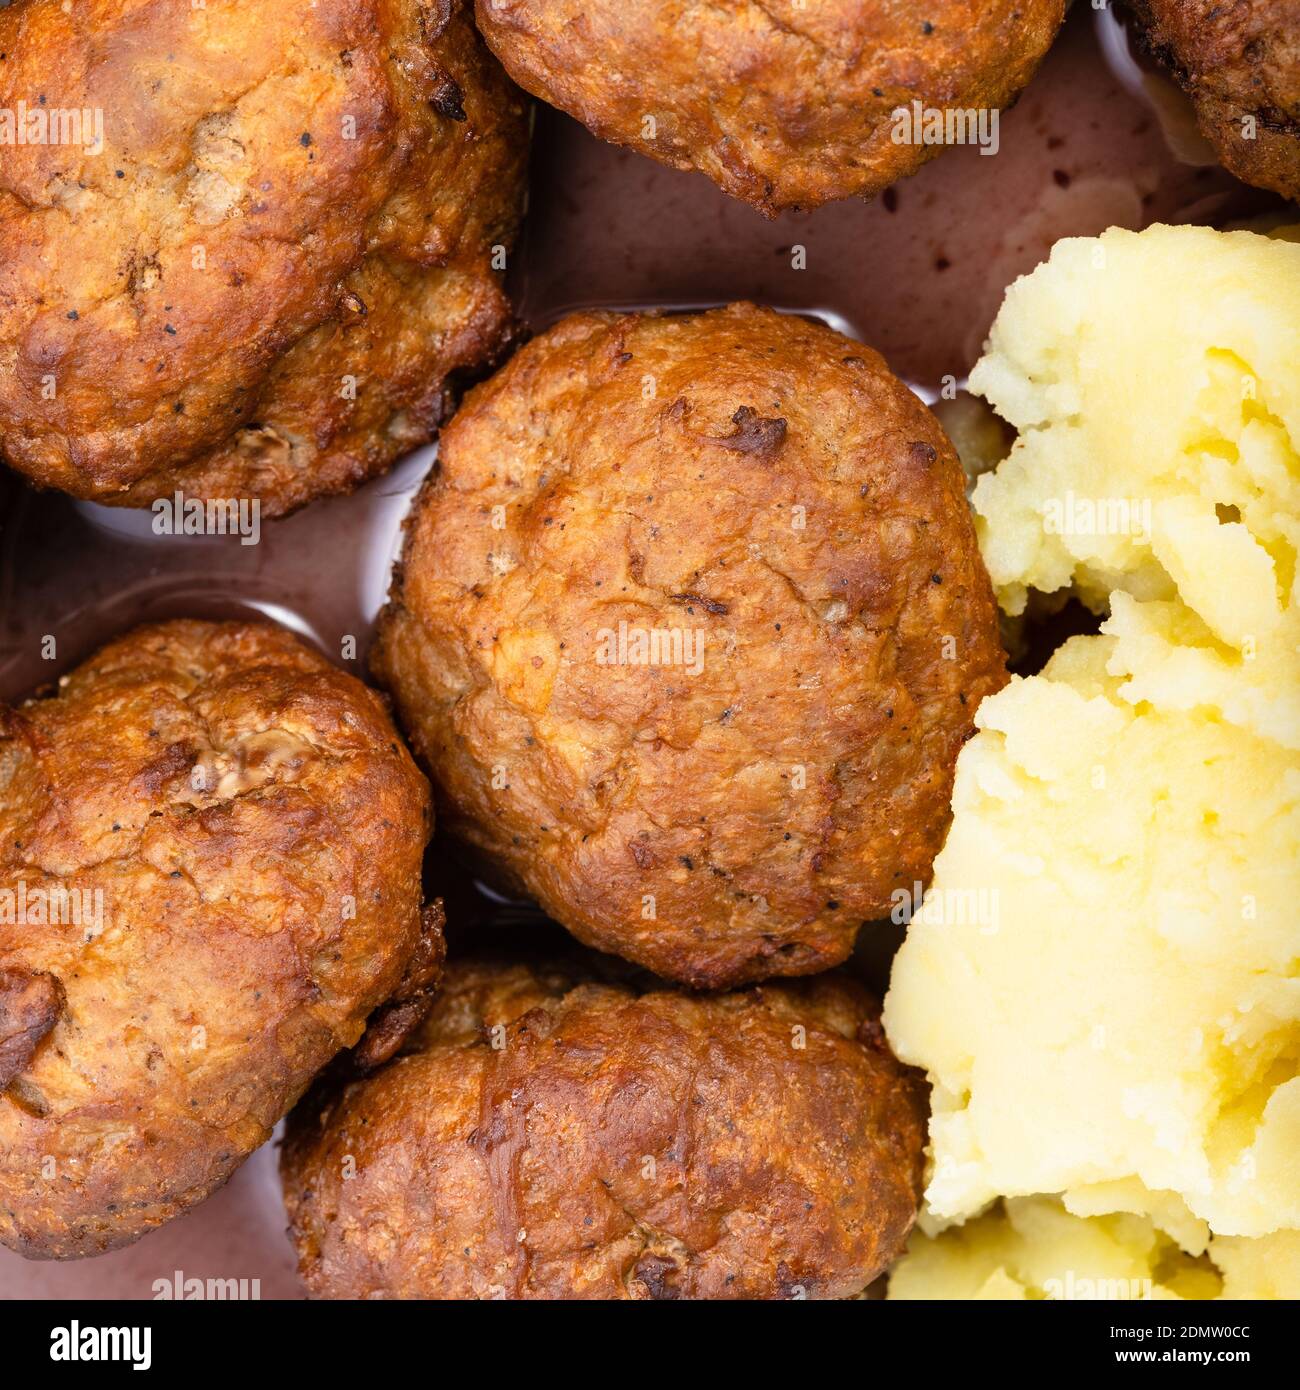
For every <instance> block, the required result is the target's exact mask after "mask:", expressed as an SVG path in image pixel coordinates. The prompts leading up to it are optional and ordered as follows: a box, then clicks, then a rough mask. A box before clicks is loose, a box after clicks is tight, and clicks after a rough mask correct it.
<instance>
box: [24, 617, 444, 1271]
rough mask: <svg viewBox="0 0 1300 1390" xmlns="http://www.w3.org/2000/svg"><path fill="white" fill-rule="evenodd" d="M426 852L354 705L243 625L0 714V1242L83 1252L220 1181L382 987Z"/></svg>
mask: <svg viewBox="0 0 1300 1390" xmlns="http://www.w3.org/2000/svg"><path fill="white" fill-rule="evenodd" d="M429 832H430V815H429V798H428V788H427V786H426V784H425V782H424V779H423V778H422V777H421V776H420V774H419V772H418V771H417V769H416V768H415V766H414V765H413V764H412V762H411V760H410V758H409V756H408V755H407V754H406V752H405V751H404V749H403V748H402V747H401V745H400V744H399V743H398V741H397V735H396V733H395V731H394V729H393V727H392V724H391V723H390V721H389V718H388V715H387V713H386V711H385V709H384V706H383V703H382V701H381V700H380V699H379V697H378V696H376V695H375V694H374V693H373V692H371V691H368V690H366V689H365V688H364V687H363V686H362V685H360V684H359V683H358V682H357V681H356V680H354V679H353V678H352V677H350V676H348V675H345V674H344V673H343V672H341V671H338V670H336V669H335V668H334V667H333V666H331V665H330V664H329V663H328V662H326V661H325V660H324V659H323V658H322V657H319V656H317V655H315V654H314V653H312V652H310V651H308V650H307V648H306V647H304V646H303V645H302V644H301V643H299V642H298V641H297V639H296V638H294V637H292V636H291V635H290V634H288V633H287V632H284V631H282V630H280V629H278V628H273V627H271V626H269V625H266V624H238V623H228V624H212V623H199V622H173V623H166V624H163V625H160V626H155V627H147V628H141V629H139V630H138V631H136V632H133V633H131V634H130V635H129V636H127V637H124V638H122V639H121V640H119V641H117V642H114V643H112V644H111V645H109V646H108V647H105V648H104V649H103V650H102V651H100V652H99V653H98V654H97V655H96V656H95V657H93V658H92V659H91V660H90V661H89V662H87V663H86V664H85V665H83V666H81V667H79V668H78V669H77V670H76V671H74V672H73V673H72V674H71V675H70V676H68V677H67V678H66V679H65V680H64V681H63V682H62V683H61V686H60V690H59V694H58V696H57V698H51V699H43V700H34V701H31V702H29V703H27V704H25V705H22V706H21V707H19V708H17V709H7V708H4V707H2V706H0V1066H2V1067H3V1070H2V1071H0V1083H2V1084H3V1085H4V1086H5V1087H6V1089H5V1090H4V1091H3V1094H0V1242H3V1243H4V1244H6V1245H8V1246H10V1247H12V1248H13V1249H16V1250H19V1251H20V1252H21V1253H23V1254H25V1255H28V1256H34V1257H54V1258H67V1257H71V1256H77V1255H89V1254H95V1253H98V1252H99V1251H102V1250H108V1249H112V1248H114V1247H116V1246H119V1245H123V1244H125V1243H127V1242H129V1241H131V1240H134V1239H135V1238H136V1237H138V1236H140V1235H142V1234H144V1232H146V1231H148V1230H150V1229H151V1228H152V1227H154V1226H157V1225H159V1224H160V1223H161V1222H163V1221H166V1220H168V1219H169V1218H171V1217H173V1216H175V1215H177V1214H178V1213H180V1212H182V1211H184V1210H186V1209H187V1208H188V1207H190V1206H192V1205H194V1204H195V1203H196V1202H198V1201H200V1200H201V1199H202V1198H203V1197H205V1196H207V1194H208V1193H209V1192H211V1191H212V1190H213V1188H215V1187H216V1186H218V1185H219V1184H220V1183H221V1182H223V1181H224V1180H225V1179H226V1178H227V1177H228V1176H229V1175H230V1173H231V1172H232V1171H233V1170H234V1168H236V1167H237V1166H238V1164H239V1163H240V1162H241V1161H242V1160H243V1159H244V1158H245V1157H246V1156H247V1155H248V1154H249V1153H251V1152H252V1150H253V1149H255V1148H256V1147H257V1146H258V1145H259V1144H261V1143H262V1142H263V1141H264V1140H265V1139H266V1138H267V1136H268V1134H269V1133H270V1130H271V1127H272V1126H273V1125H274V1124H275V1122H276V1121H277V1120H278V1119H279V1117H280V1116H281V1115H282V1114H283V1113H284V1112H285V1110H287V1109H288V1107H289V1106H290V1105H291V1104H292V1103H293V1101H294V1100H295V1099H296V1098H297V1096H298V1095H299V1093H300V1092H301V1091H302V1089H303V1088H304V1086H306V1084H307V1082H308V1081H309V1080H310V1079H311V1077H312V1075H313V1074H314V1073H315V1072H316V1071H317V1070H318V1069H319V1068H320V1067H321V1066H322V1065H323V1064H324V1063H325V1062H326V1061H327V1060H328V1059H329V1058H330V1057H331V1056H332V1055H333V1054H334V1053H335V1052H336V1051H337V1050H338V1049H339V1048H341V1047H345V1046H348V1045H350V1044H352V1043H353V1042H355V1041H356V1040H357V1038H358V1036H359V1035H360V1034H361V1031H362V1028H363V1026H364V1023H365V1019H366V1016H367V1015H368V1014H369V1013H370V1012H371V1010H372V1009H374V1008H375V1007H376V1006H377V1005H379V1004H380V1003H381V1002H382V1001H384V1000H385V999H386V998H387V997H388V996H389V994H390V993H391V992H392V991H393V989H394V987H395V986H397V985H398V983H399V981H401V980H402V978H403V972H404V970H406V968H407V964H408V960H409V958H411V956H412V953H413V952H414V951H415V950H416V947H417V943H418V942H419V940H420V891H421V890H420V866H421V858H422V853H423V849H424V845H425V842H426V840H427V839H428V836H429ZM60 891H64V892H66V895H67V896H66V898H65V899H64V901H65V904H66V905H65V906H64V907H63V908H62V909H59V908H57V907H56V903H57V902H58V894H59V893H60ZM42 902H43V903H44V904H45V905H46V906H45V907H44V908H42V907H41V906H40V904H41V903H42ZM38 917H39V918H40V920H35V919H36V918H38ZM55 919H57V920H55ZM433 925H434V927H435V928H436V926H437V923H436V922H435V923H434V924H433ZM433 934H434V935H440V933H439V932H437V931H436V930H435V931H434V933H433ZM440 956H441V953H440V951H439V949H438V943H436V942H426V944H425V947H424V948H423V951H422V958H423V960H424V963H425V964H426V965H429V966H431V967H432V968H433V969H434V970H435V971H436V968H437V964H438V963H439V961H440ZM416 973H417V974H419V973H420V972H418V971H417V972H416Z"/></svg>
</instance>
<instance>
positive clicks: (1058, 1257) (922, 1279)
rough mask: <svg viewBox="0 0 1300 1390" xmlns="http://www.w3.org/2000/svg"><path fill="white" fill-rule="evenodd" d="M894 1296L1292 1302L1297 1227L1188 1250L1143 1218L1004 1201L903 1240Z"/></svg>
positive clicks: (1299, 1276)
mask: <svg viewBox="0 0 1300 1390" xmlns="http://www.w3.org/2000/svg"><path fill="white" fill-rule="evenodd" d="M889 1297H890V1298H894V1299H919V1298H926V1299H1067V1300H1068V1299H1075V1300H1083V1299H1087V1300H1094V1299H1116V1300H1122V1301H1129V1300H1139V1299H1170V1298H1185V1299H1203V1298H1224V1299H1254V1298H1285V1299H1296V1298H1300V1232H1296V1231H1280V1232H1278V1233H1276V1234H1275V1235H1271V1236H1261V1237H1259V1238H1258V1239H1255V1240H1250V1239H1246V1238H1243V1237H1241V1236H1216V1237H1215V1238H1214V1240H1212V1241H1211V1242H1210V1247H1209V1251H1208V1253H1207V1254H1206V1255H1204V1256H1202V1257H1200V1258H1197V1257H1194V1256H1192V1255H1188V1254H1187V1253H1186V1252H1185V1251H1183V1250H1181V1249H1180V1248H1179V1246H1178V1245H1177V1244H1176V1242H1174V1241H1173V1240H1171V1239H1170V1238H1169V1237H1168V1236H1166V1235H1164V1234H1163V1233H1162V1232H1160V1231H1158V1230H1157V1229H1156V1227H1155V1226H1154V1225H1153V1224H1152V1222H1151V1221H1150V1219H1149V1218H1147V1217H1141V1216H1129V1215H1120V1216H1097V1217H1092V1218H1086V1217H1080V1216H1072V1215H1070V1213H1069V1212H1067V1211H1066V1210H1065V1209H1064V1208H1063V1207H1062V1206H1061V1204H1060V1202H1058V1201H1056V1200H1055V1199H1054V1198H1051V1197H1013V1198H1011V1199H1009V1200H1008V1201H1007V1202H1006V1203H1005V1205H1004V1206H1002V1207H999V1208H997V1209H996V1210H995V1211H993V1212H991V1213H989V1215H987V1216H981V1217H976V1218H975V1219H974V1220H973V1221H970V1222H968V1223H967V1224H966V1225H965V1226H960V1227H957V1228H956V1229H955V1230H953V1231H950V1232H948V1233H946V1234H944V1235H942V1236H940V1237H938V1238H937V1239H932V1238H931V1237H928V1236H926V1235H924V1234H923V1233H921V1232H919V1231H918V1232H916V1233H915V1234H914V1235H913V1236H912V1240H911V1244H910V1246H909V1247H908V1252H907V1255H906V1256H905V1257H904V1258H903V1260H902V1261H901V1262H900V1263H899V1264H898V1266H897V1267H896V1268H895V1270H894V1273H893V1274H892V1275H891V1277H890V1281H889Z"/></svg>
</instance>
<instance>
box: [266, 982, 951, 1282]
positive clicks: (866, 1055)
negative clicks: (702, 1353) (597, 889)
mask: <svg viewBox="0 0 1300 1390" xmlns="http://www.w3.org/2000/svg"><path fill="white" fill-rule="evenodd" d="M609 974H610V972H608V971H604V970H600V969H599V967H596V968H595V969H588V968H586V967H584V965H583V964H582V963H580V962H576V961H571V962H564V963H560V964H558V965H554V966H542V967H533V966H524V965H515V966H501V965H494V964H489V963H469V964H456V965H453V966H452V967H451V968H450V969H449V971H448V977H447V980H446V983H445V987H444V990H443V992H442V993H441V994H440V995H439V997H438V999H437V1001H436V1002H435V1004H434V1009H433V1013H432V1014H431V1015H430V1018H429V1020H428V1022H427V1023H426V1024H425V1027H424V1029H423V1031H422V1033H421V1034H420V1036H419V1037H418V1039H417V1040H416V1041H415V1043H414V1044H413V1045H412V1047H411V1050H410V1051H409V1052H408V1053H407V1054H406V1055H403V1056H400V1057H399V1058H398V1059H397V1060H396V1061H394V1062H392V1063H390V1064H389V1065H388V1066H387V1067H385V1068H384V1069H383V1070H382V1071H380V1072H378V1073H377V1074H376V1075H375V1076H373V1077H371V1078H370V1079H368V1080H366V1081H363V1082H360V1083H355V1084H353V1085H350V1086H348V1087H346V1088H344V1089H342V1090H337V1091H333V1092H326V1093H321V1092H318V1091H315V1090H314V1091H312V1092H311V1093H310V1094H309V1096H308V1097H307V1099H306V1100H304V1101H303V1103H302V1104H301V1105H300V1106H299V1107H298V1109H297V1110H296V1111H295V1112H294V1114H293V1116H292V1117H291V1119H290V1122H289V1132H288V1136H287V1138H286V1142H285V1147H284V1152H283V1155H282V1174H283V1178H284V1185H285V1196H286V1201H287V1204H288V1209H289V1218H290V1234H291V1236H292V1238H293V1240H294V1243H295V1245H296V1246H297V1249H298V1255H299V1269H300V1273H301V1274H302V1277H303V1280H304V1282H305V1283H306V1285H307V1288H308V1290H309V1291H310V1292H311V1294H313V1295H314V1296H315V1297H318V1298H319V1297H324V1298H376V1297H381V1298H589V1299H591V1298H600V1299H622V1298H634V1299H646V1298H652V1299H673V1298H800V1297H807V1298H842V1297H850V1296H853V1295H855V1294H857V1293H858V1292H860V1291H861V1290H862V1289H863V1288H865V1287H866V1285H867V1284H868V1283H869V1282H870V1281H871V1280H872V1279H873V1278H875V1276H876V1275H877V1274H878V1273H879V1272H880V1271H881V1270H882V1269H883V1268H884V1267H885V1266H886V1265H887V1264H888V1263H889V1262H890V1261H891V1260H892V1259H893V1258H894V1257H895V1256H896V1255H897V1254H898V1253H899V1252H900V1251H901V1249H902V1246H903V1243H904V1241H905V1240H906V1237H907V1233H908V1230H909V1229H910V1227H911V1225H912V1222H913V1219H914V1218H915V1215H916V1210H917V1205H918V1202H919V1199H920V1186H921V1172H922V1148H923V1145H924V1140H925V1114H926V1110H925V1101H924V1086H923V1084H922V1083H921V1082H920V1080H919V1078H918V1077H917V1074H916V1073H914V1072H912V1071H910V1070H908V1069H907V1068H904V1067H903V1066H901V1065H900V1064H899V1063H898V1062H897V1061H895V1060H894V1058H893V1056H892V1055H891V1054H890V1052H889V1050H888V1048H887V1047H886V1045H885V1043H884V1041H883V1037H882V1034H881V1031H880V1028H879V1025H878V1023H877V1021H876V1009H875V1006H874V1004H873V1003H872V1002H871V1001H870V1000H869V999H868V998H867V996H866V995H865V993H864V992H863V991H862V990H861V989H860V988H859V987H858V986H857V985H855V984H853V983H852V982H850V981H848V980H845V979H843V978H840V977H838V976H823V977H822V978H820V979H817V980H812V981H808V982H800V983H798V984H781V985H776V986H772V985H765V986H763V987H761V988H756V989H752V990H749V991H747V992H745V993H740V994H730V995H722V996H712V997H708V998H701V997H694V996H690V995H686V994H682V993H678V992H675V991H672V990H668V989H665V988H663V987H662V986H661V985H657V984H654V983H649V982H642V983H641V984H640V985H636V986H630V985H628V984H623V983H615V982H611V981H610V979H609Z"/></svg>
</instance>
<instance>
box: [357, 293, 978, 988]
mask: <svg viewBox="0 0 1300 1390" xmlns="http://www.w3.org/2000/svg"><path fill="white" fill-rule="evenodd" d="M373 664H374V669H375V672H376V674H377V676H378V677H379V679H380V680H381V682H383V683H386V684H387V686H388V688H389V689H390V690H391V691H392V692H393V694H394V696H395V698H396V701H397V705H398V711H399V714H400V716H401V718H402V720H403V721H404V723H405V726H406V728H407V729H408V731H409V733H410V735H411V738H412V742H413V745H414V747H415V750H416V752H417V754H418V755H419V756H420V757H421V758H422V759H423V761H424V763H425V765H426V767H427V768H428V769H429V770H430V772H431V774H432V776H433V778H434V782H435V788H436V791H437V793H438V796H439V814H440V816H441V817H444V824H445V825H446V826H447V828H449V829H450V830H452V831H453V832H455V833H456V834H458V835H459V836H460V837H461V838H462V839H463V840H466V841H468V842H469V843H470V844H471V845H473V846H475V847H477V849H478V850H480V851H482V852H483V853H484V855H485V856H486V858H487V860H488V861H489V863H490V865H491V866H494V867H495V870H496V872H497V873H498V874H499V875H501V876H502V877H503V878H504V879H505V881H506V884H507V885H508V886H514V887H516V888H522V889H523V890H524V891H526V892H527V893H529V894H530V895H532V896H533V897H534V898H536V899H537V901H538V902H539V903H540V904H541V905H542V907H544V908H545V909H546V911H547V912H548V913H550V915H551V916H552V917H554V918H555V919H556V920H557V921H559V922H561V923H562V924H563V925H564V926H566V927H568V928H569V930H570V931H572V932H573V933H574V934H575V935H577V936H578V937H579V938H581V939H582V940H583V941H585V942H586V943H587V944H589V945H593V946H597V947H599V948H600V949H602V950H605V951H610V952H615V953H617V954H619V955H622V956H625V957H627V958H628V959H630V960H633V961H636V962H637V963H639V964H641V965H644V966H646V967H647V968H649V969H651V970H654V971H655V972H656V973H657V974H660V975H662V976H664V977H666V978H669V979H675V980H679V981H684V982H686V983H689V984H692V985H697V986H703V987H709V988H718V987H722V986H727V985H732V984H736V983H739V982H743V981H748V980H753V979H761V978H764V977H767V976H771V975H791V974H793V975H798V974H809V973H812V972H814V971H817V970H823V969H826V968H827V967H828V966H831V965H835V964H837V963H839V962H840V961H842V960H844V959H845V958H846V957H847V956H848V954H849V952H850V950H851V949H852V945H853V940H854V936H855V934H856V932H857V930H858V928H859V926H860V925H861V924H862V923H863V922H866V921H870V920H872V919H874V918H880V917H883V916H885V915H886V914H888V913H889V912H890V911H891V909H892V908H893V907H894V906H896V905H897V904H898V902H899V898H898V896H897V894H899V893H903V894H906V895H910V894H911V893H912V892H913V888H914V885H915V884H916V883H917V882H919V881H922V880H924V879H925V878H926V877H928V874H929V871H930V866H931V862H932V860H933V857H934V855H935V853H936V852H937V850H938V848H939V846H940V844H941V843H942V840H943V835H944V833H945V830H946V827H947V824H948V799H949V795H950V792H951V789H952V775H953V765H954V762H955V760H956V757H957V753H958V750H959V749H960V747H961V745H962V743H963V742H964V741H965V740H966V739H967V738H968V737H969V736H970V735H971V733H972V731H973V727H974V725H973V715H974V713H975V707H976V705H977V704H978V703H979V701H980V699H981V698H982V697H983V696H984V695H985V694H988V693H989V692H991V691H993V690H995V689H997V688H998V687H999V686H1000V685H1001V684H1002V683H1003V681H1004V680H1005V674H1004V658H1003V653H1002V649H1001V647H1000V645H999V639H998V626H997V615H996V610H995V607H994V603H993V598H992V593H991V590H990V586H989V580H988V576H987V574H986V573H985V570H984V567H983V563H982V561H981V559H980V555H979V549H978V546H977V543H976V539H975V531H974V527H973V524H972V521H971V516H970V512H969V508H968V506H967V502H966V495H965V490H964V480H963V475H962V471H961V466H960V464H959V463H958V461H957V458H956V455H955V454H954V452H953V449H952V446H951V445H950V444H949V442H948V440H947V438H946V437H945V436H944V433H943V431H942V430H941V429H940V427H939V425H938V422H937V421H936V420H935V418H934V416H933V415H931V413H930V412H929V411H928V410H927V409H926V408H925V406H924V405H922V403H921V402H920V401H919V400H918V399H917V398H916V397H915V396H914V395H913V394H912V393H911V392H910V391H909V390H908V389H907V388H906V387H905V386H904V385H903V384H902V383H901V382H900V381H899V380H898V379H897V378H896V377H894V376H893V375H892V374H891V373H890V372H889V370H888V368H887V367H886V366H885V364H884V362H883V360H882V359H881V358H880V357H879V355H878V354H876V353H875V352H873V351H872V350H871V349H870V348H867V347H864V346H863V345H862V344H861V343H857V342H853V341H851V340H850V339H847V338H844V337H842V336H840V335H839V334H837V333H833V332H831V331H830V330H829V329H827V328H825V327H823V326H821V325H820V324H815V323H811V322H808V321H806V320H803V319H800V318H795V317H789V316H785V315H781V314H777V313H774V312H773V311H771V310H767V309H759V308H755V307H754V306H752V305H743V304H742V305H734V306H732V307H730V308H728V309H721V310H717V311H713V312H710V313H705V314H694V315H682V316H664V317H659V316H654V315H622V316H620V315H616V314H580V315H577V316H575V317H572V318H569V319H566V320H564V321H563V322H562V323H561V324H559V325H558V326H557V327H555V328H553V329H552V330H551V331H550V332H548V333H546V334H543V335H542V336H541V337H539V338H537V339H534V340H533V342H531V343H529V344H528V345H527V346H526V347H525V348H523V349H522V350H521V351H520V352H519V353H518V354H517V355H516V356H515V357H514V358H513V359H512V360H511V362H510V363H509V364H508V365H507V366H506V367H505V368H504V369H503V370H502V371H501V372H499V373H498V374H497V375H496V376H495V377H493V378H492V379H491V380H490V381H489V382H486V383H485V384H483V385H482V386H480V387H478V388H476V390H475V391H474V392H472V393H471V394H470V395H469V397H468V398H467V400H466V402H465V404H464V406H463V407H462V409H461V410H460V412H459V413H458V414H457V416H456V417H455V419H454V420H453V422H452V423H451V425H450V426H449V428H448V429H447V431H446V432H445V435H444V438H443V441H442V446H441V459H440V462H439V464H438V466H437V467H436V469H435V471H434V473H433V474H431V476H430V478H429V480H428V481H427V483H426V485H425V487H424V489H423V491H422V493H421V494H420V496H419V498H418V499H417V502H416V504H415V507H414V510H413V513H412V516H411V518H410V519H409V521H408V533H407V538H406V542H405V548H404V552H403V558H402V561H401V563H400V564H399V567H398V570H397V573H396V576H395V580H394V586H393V592H392V596H391V599H390V603H389V605H388V607H387V608H386V610H385V612H384V614H383V615H382V617H381V621H380V628H379V635H378V639H377V643H376V648H375V653H374V657H373Z"/></svg>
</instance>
